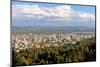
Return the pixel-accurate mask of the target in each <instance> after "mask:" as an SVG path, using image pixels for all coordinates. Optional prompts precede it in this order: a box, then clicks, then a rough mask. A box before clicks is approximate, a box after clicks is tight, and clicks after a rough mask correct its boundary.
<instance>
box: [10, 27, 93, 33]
mask: <svg viewBox="0 0 100 67" xmlns="http://www.w3.org/2000/svg"><path fill="white" fill-rule="evenodd" d="M12 32H95V28H94V27H84V26H62V27H58V26H26V27H14V26H12Z"/></svg>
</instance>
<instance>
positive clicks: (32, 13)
mask: <svg viewBox="0 0 100 67" xmlns="http://www.w3.org/2000/svg"><path fill="white" fill-rule="evenodd" d="M12 17H13V18H14V19H25V20H26V19H45V20H64V21H68V22H69V21H75V22H80V21H89V20H92V21H94V20H95V16H94V15H93V14H90V13H83V12H81V11H75V10H74V9H72V7H71V6H70V5H61V6H54V7H45V6H40V5H28V4H13V5H12Z"/></svg>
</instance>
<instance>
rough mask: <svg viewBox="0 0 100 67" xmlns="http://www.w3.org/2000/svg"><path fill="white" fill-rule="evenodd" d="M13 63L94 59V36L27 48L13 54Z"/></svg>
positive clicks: (65, 61) (44, 62)
mask: <svg viewBox="0 0 100 67" xmlns="http://www.w3.org/2000/svg"><path fill="white" fill-rule="evenodd" d="M14 53H15V52H14ZM13 58H14V59H13V63H14V65H16V66H18V65H32V64H52V63H69V62H82V61H95V60H96V45H95V38H90V39H84V40H82V41H80V42H78V43H76V44H67V45H66V44H65V46H59V47H45V48H28V49H26V50H22V51H20V52H18V53H15V54H14V55H13Z"/></svg>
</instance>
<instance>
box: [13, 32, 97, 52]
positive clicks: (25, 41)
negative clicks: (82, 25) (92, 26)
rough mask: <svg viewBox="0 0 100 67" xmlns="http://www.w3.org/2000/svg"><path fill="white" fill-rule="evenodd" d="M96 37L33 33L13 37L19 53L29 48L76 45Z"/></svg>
mask: <svg viewBox="0 0 100 67" xmlns="http://www.w3.org/2000/svg"><path fill="white" fill-rule="evenodd" d="M91 37H95V34H94V33H82V34H79V33H69V34H63V33H59V34H49V35H43V34H41V35H36V34H32V33H28V34H18V35H12V47H13V48H14V50H15V51H17V52H19V51H20V50H24V49H27V48H45V47H51V46H64V45H67V44H69V43H71V44H75V43H76V42H78V41H80V40H82V39H83V38H91Z"/></svg>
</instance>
